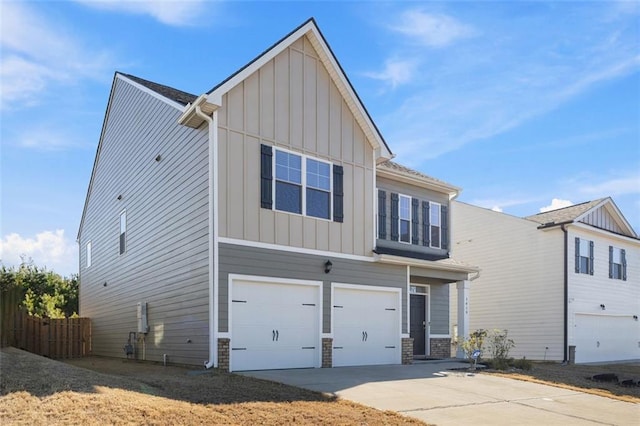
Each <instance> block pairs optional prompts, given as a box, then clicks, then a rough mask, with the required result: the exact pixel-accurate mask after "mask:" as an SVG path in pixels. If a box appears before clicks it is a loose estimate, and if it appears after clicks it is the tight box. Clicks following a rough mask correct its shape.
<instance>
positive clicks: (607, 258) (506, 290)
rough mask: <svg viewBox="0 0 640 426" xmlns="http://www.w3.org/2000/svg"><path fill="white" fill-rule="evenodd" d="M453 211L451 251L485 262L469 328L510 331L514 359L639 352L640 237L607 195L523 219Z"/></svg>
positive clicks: (470, 209)
mask: <svg viewBox="0 0 640 426" xmlns="http://www.w3.org/2000/svg"><path fill="white" fill-rule="evenodd" d="M452 210H453V213H452V221H453V222H454V223H455V224H456V227H455V229H454V231H453V234H452V241H453V244H452V249H453V250H452V252H453V254H454V255H455V256H456V257H457V258H460V259H462V260H464V261H467V262H474V264H477V265H478V266H479V267H480V269H481V273H480V277H479V278H478V279H477V281H475V282H474V285H473V287H472V289H471V291H470V293H471V297H470V303H469V311H470V313H469V315H470V324H469V326H470V329H471V330H476V329H487V330H491V329H495V328H498V329H507V330H508V333H509V337H510V338H512V339H513V340H514V341H515V344H516V346H515V348H513V350H512V353H511V355H513V356H514V357H518V358H521V357H526V358H528V359H534V360H555V361H570V362H573V361H575V362H577V363H585V362H598V361H617V360H632V359H640V321H638V316H640V239H638V236H637V234H636V233H635V231H634V230H633V228H632V227H631V225H630V224H629V222H628V221H627V220H626V219H625V217H624V216H623V215H622V212H621V211H620V210H619V209H618V207H617V206H616V204H615V203H614V202H613V200H612V199H611V198H602V199H598V200H594V201H590V202H585V203H581V204H576V205H573V206H570V207H565V208H562V209H557V210H552V211H548V212H544V213H539V214H535V215H532V216H528V217H525V218H519V217H515V216H511V215H508V214H504V213H500V212H495V211H492V210H489V209H484V208H480V207H476V206H472V205H469V204H465V203H461V202H458V201H456V202H454V203H453V206H452ZM476 283H477V285H476ZM455 309H456V306H452V312H455Z"/></svg>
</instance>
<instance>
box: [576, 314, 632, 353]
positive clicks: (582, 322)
mask: <svg viewBox="0 0 640 426" xmlns="http://www.w3.org/2000/svg"><path fill="white" fill-rule="evenodd" d="M574 344H575V346H576V362H577V363H583V362H603V361H619V360H629V359H638V358H640V346H639V345H640V323H639V322H638V321H634V320H633V319H632V318H631V316H630V315H629V316H615V315H587V314H576V315H575V325H574Z"/></svg>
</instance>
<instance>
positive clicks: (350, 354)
mask: <svg viewBox="0 0 640 426" xmlns="http://www.w3.org/2000/svg"><path fill="white" fill-rule="evenodd" d="M332 312H333V335H334V345H333V347H334V350H333V364H334V366H346V365H374V364H397V363H399V362H400V311H399V298H398V292H396V291H380V290H379V289H376V288H375V287H371V288H366V287H358V288H340V287H337V288H335V289H334V301H333V310H332Z"/></svg>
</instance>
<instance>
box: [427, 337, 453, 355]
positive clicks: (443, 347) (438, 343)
mask: <svg viewBox="0 0 640 426" xmlns="http://www.w3.org/2000/svg"><path fill="white" fill-rule="evenodd" d="M429 345H430V349H431V353H430V355H431V356H432V357H434V358H451V339H450V338H449V337H446V338H437V339H430V340H429Z"/></svg>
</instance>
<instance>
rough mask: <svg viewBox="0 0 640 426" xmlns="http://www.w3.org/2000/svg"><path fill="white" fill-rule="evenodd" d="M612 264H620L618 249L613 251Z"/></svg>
mask: <svg viewBox="0 0 640 426" xmlns="http://www.w3.org/2000/svg"><path fill="white" fill-rule="evenodd" d="M613 263H620V264H622V254H621V251H620V249H619V248H614V249H613Z"/></svg>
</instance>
